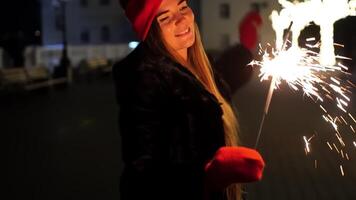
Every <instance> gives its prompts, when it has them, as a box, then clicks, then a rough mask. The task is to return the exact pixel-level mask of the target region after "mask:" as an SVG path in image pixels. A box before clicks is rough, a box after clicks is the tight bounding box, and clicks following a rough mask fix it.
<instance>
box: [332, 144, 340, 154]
mask: <svg viewBox="0 0 356 200" xmlns="http://www.w3.org/2000/svg"><path fill="white" fill-rule="evenodd" d="M333 146H334V147H335V150H336V151H337V153H340V151H339V149H338V148H337V147H336V145H335V143H333Z"/></svg>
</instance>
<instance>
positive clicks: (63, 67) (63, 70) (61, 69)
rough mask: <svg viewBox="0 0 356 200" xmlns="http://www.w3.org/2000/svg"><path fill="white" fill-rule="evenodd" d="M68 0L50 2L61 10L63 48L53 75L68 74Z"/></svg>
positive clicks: (62, 75)
mask: <svg viewBox="0 0 356 200" xmlns="http://www.w3.org/2000/svg"><path fill="white" fill-rule="evenodd" d="M69 1H70V0H52V4H53V6H55V7H58V8H59V9H60V11H61V14H60V16H61V30H62V43H63V49H62V55H61V58H60V62H59V66H58V67H57V68H56V69H55V71H54V76H55V77H66V76H67V75H68V74H67V73H68V70H69V66H70V59H69V57H68V50H67V46H68V39H67V23H66V18H67V12H66V11H67V10H66V7H67V3H68V2H69Z"/></svg>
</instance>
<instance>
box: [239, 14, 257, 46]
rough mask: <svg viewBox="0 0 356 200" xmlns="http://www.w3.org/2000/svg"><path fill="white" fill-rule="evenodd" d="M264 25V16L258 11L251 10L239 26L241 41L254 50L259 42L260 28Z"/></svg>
mask: <svg viewBox="0 0 356 200" xmlns="http://www.w3.org/2000/svg"><path fill="white" fill-rule="evenodd" d="M261 25H262V17H261V15H260V14H259V12H257V11H250V12H249V13H247V14H246V15H245V17H244V18H243V19H242V21H241V23H240V26H239V33H240V43H241V44H242V45H244V46H245V47H246V48H248V49H249V50H250V51H251V52H254V51H255V49H256V46H257V42H258V29H259V28H260V26H261Z"/></svg>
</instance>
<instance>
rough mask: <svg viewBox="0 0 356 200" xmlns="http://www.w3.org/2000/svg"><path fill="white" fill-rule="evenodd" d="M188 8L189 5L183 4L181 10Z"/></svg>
mask: <svg viewBox="0 0 356 200" xmlns="http://www.w3.org/2000/svg"><path fill="white" fill-rule="evenodd" d="M187 8H188V6H183V7H181V8H180V10H185V9H187Z"/></svg>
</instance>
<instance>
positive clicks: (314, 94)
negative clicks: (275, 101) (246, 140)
mask: <svg viewBox="0 0 356 200" xmlns="http://www.w3.org/2000/svg"><path fill="white" fill-rule="evenodd" d="M355 2H356V0H353V1H350V2H349V3H348V2H347V1H346V0H341V1H337V0H323V1H322V0H310V1H306V2H303V3H291V2H289V1H286V0H279V3H280V4H281V5H282V6H283V7H284V9H283V10H282V11H281V12H280V13H278V12H277V11H273V12H272V15H271V19H272V25H273V28H274V29H275V31H276V36H277V38H276V46H277V47H280V46H282V48H280V49H276V50H272V52H267V51H265V52H262V51H260V53H262V54H263V59H262V61H252V62H251V65H257V66H260V67H261V68H260V71H261V73H260V75H259V77H260V79H261V81H263V80H268V79H269V77H272V81H271V84H270V88H269V92H268V95H267V99H266V104H265V108H264V113H263V116H262V120H261V123H260V127H259V131H258V135H257V140H256V144H255V148H257V146H258V143H259V140H260V137H261V132H262V127H263V124H264V120H265V117H266V115H267V114H268V110H269V106H270V103H271V99H272V95H273V91H274V89H277V88H278V87H279V85H280V84H281V83H282V81H284V82H286V83H287V84H288V86H289V87H290V88H291V89H293V90H295V91H299V90H302V91H303V92H304V95H306V96H308V97H310V98H311V99H312V100H313V101H315V103H319V104H320V105H319V107H320V109H321V110H322V112H323V113H324V114H323V115H322V117H323V118H324V120H325V121H326V122H327V123H329V124H330V125H331V126H332V128H333V129H334V130H335V136H336V138H337V141H338V142H339V143H340V145H341V147H340V148H341V149H340V150H342V148H344V147H345V145H346V144H345V141H344V140H343V138H342V136H341V134H340V132H339V126H341V123H344V124H345V125H347V126H349V128H350V129H351V130H352V131H353V132H354V133H355V130H354V128H353V126H352V124H350V123H352V121H353V122H354V123H356V120H355V118H354V117H353V116H352V115H351V114H350V113H349V112H348V111H347V107H348V105H349V102H350V101H351V100H350V98H349V97H348V95H349V94H352V92H351V91H350V89H351V88H354V87H355V84H353V83H352V82H350V81H344V80H341V79H339V78H337V77H336V76H334V75H335V74H344V75H348V73H347V72H345V71H347V70H348V68H347V67H346V66H344V65H343V64H342V63H340V62H339V63H335V58H336V59H349V58H346V57H343V56H339V55H336V56H335V54H334V45H337V46H342V45H340V44H333V35H332V32H333V30H332V26H330V24H331V25H332V24H333V23H334V22H335V21H337V20H338V19H340V18H343V17H345V16H347V15H350V14H354V11H353V9H355V4H356V3H355ZM331 10H332V11H331ZM330 13H332V16H329V15H330ZM287 21H289V22H290V21H293V23H294V24H293V27H292V26H291V24H290V25H289V27H288V31H287V35H286V37H285V38H284V40H281V37H282V36H283V30H284V29H285V28H286V24H287ZM310 21H314V22H315V23H316V24H319V25H320V26H321V43H320V42H318V43H316V44H314V45H311V44H307V47H309V48H311V49H313V48H319V49H320V53H316V52H313V51H311V50H308V49H302V48H299V47H298V44H297V41H298V40H297V39H298V36H299V33H300V31H301V30H302V29H303V28H304V27H305V26H307V25H308V24H309V22H310ZM290 32H292V33H293V40H292V46H291V47H290V48H289V49H288V50H287V49H285V45H286V43H287V38H288V35H289V33H290ZM310 41H315V38H308V39H307V42H310ZM330 43H331V45H330ZM327 100H332V101H334V102H335V105H336V107H337V108H338V109H339V110H340V111H342V113H344V114H342V115H339V116H334V117H333V116H331V115H330V114H329V113H328V110H327V109H326V108H325V107H324V106H323V105H322V104H323V103H324V102H326V101H327ZM346 119H347V120H346ZM350 119H351V120H352V121H351V122H349V121H350ZM307 142H308V141H307ZM327 144H328V146H329V147H330V149H331V150H332V147H331V145H330V144H329V142H328V143H327ZM306 146H307V147H309V143H306ZM333 146H334V148H335V150H336V151H337V152H338V154H340V151H339V149H338V148H337V146H336V145H335V144H334V143H333ZM306 149H307V150H308V149H309V148H306ZM308 152H309V151H308ZM345 154H346V155H347V153H345ZM343 155H344V152H343V153H342V156H343Z"/></svg>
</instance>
